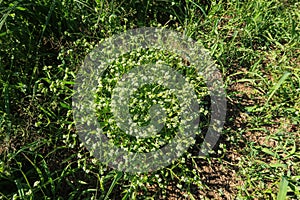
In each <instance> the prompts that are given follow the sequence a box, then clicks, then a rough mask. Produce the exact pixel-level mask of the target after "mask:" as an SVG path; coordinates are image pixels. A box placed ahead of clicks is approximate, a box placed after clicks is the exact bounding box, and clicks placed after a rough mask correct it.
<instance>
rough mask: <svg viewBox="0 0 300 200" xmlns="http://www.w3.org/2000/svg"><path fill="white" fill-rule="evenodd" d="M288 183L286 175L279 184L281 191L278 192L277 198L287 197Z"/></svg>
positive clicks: (283, 198)
mask: <svg viewBox="0 0 300 200" xmlns="http://www.w3.org/2000/svg"><path fill="white" fill-rule="evenodd" d="M288 184H289V182H288V180H287V179H286V177H284V176H283V177H282V179H281V182H280V184H279V192H278V194H277V200H285V199H286V194H287V189H288Z"/></svg>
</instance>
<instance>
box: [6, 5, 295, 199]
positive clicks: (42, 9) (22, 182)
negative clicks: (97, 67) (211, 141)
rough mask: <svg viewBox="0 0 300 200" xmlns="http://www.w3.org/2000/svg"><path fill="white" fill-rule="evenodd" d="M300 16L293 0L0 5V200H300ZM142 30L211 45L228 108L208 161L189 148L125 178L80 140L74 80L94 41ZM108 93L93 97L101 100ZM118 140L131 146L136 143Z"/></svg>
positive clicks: (154, 55) (125, 138) (138, 110)
mask: <svg viewBox="0 0 300 200" xmlns="http://www.w3.org/2000/svg"><path fill="white" fill-rule="evenodd" d="M299 10H300V4H299V2H298V1H296V0H295V1H279V0H271V1H263V0H258V1H247V0H246V1H238V0H233V1H228V0H224V1H200V0H185V1H184V0H183V1H179V0H174V1H150V0H143V1H131V0H128V1H106V0H95V1H83V0H62V1H56V0H51V1H46V0H37V1H32V0H27V1H23V0H18V1H12V0H8V1H1V0H0V13H1V17H0V55H1V56H0V93H1V98H0V144H1V145H0V157H1V159H0V199H280V200H281V199H299V198H300V184H299V182H300V167H299V166H300V153H299V148H300V141H299V138H300V137H299V136H300V129H299V124H300V117H299V114H300V100H299V99H300V67H299V66H300V35H299V33H300V26H299V21H300V12H299ZM145 26H152V27H162V26H163V27H168V28H170V29H173V30H177V31H179V32H181V33H184V34H186V35H187V36H189V37H191V38H193V39H194V40H196V41H199V42H200V43H201V44H203V45H204V46H205V48H207V49H208V50H209V52H210V54H211V56H212V58H213V59H214V60H215V61H216V64H217V65H218V68H219V70H220V71H221V72H222V75H223V80H224V82H225V85H226V92H227V100H228V111H227V119H226V123H225V127H224V129H223V133H222V137H221V139H220V141H219V144H218V146H217V147H216V148H215V149H214V152H212V153H211V154H210V155H209V156H208V157H199V156H198V155H197V154H196V153H195V152H196V150H197V148H198V146H197V144H195V145H194V146H192V147H191V148H190V149H189V151H188V152H187V153H186V154H185V155H184V156H182V157H181V158H179V159H178V160H177V161H175V162H173V164H171V165H168V166H167V167H165V168H163V169H160V170H158V171H155V172H151V173H138V174H129V173H123V172H118V171H116V170H114V169H111V168H109V167H107V165H105V164H104V163H100V162H99V161H98V160H97V159H95V158H93V157H92V156H91V155H90V153H89V152H88V151H87V149H86V148H85V147H84V146H83V145H82V143H81V142H80V140H79V138H78V136H77V134H76V130H75V124H74V121H73V117H72V114H73V113H72V109H71V107H72V106H71V105H72V95H73V85H74V80H75V78H76V74H77V72H78V69H79V68H80V66H81V64H82V62H83V60H84V58H85V56H86V55H87V54H88V53H89V52H90V51H91V50H92V49H93V48H94V47H95V46H96V45H97V44H98V43H99V41H102V40H103V39H104V38H108V37H110V36H112V35H114V34H116V33H121V32H124V31H126V30H129V29H132V28H137V27H145ZM148 54H149V55H148ZM142 55H144V57H142V59H148V58H150V59H153V60H156V59H164V60H165V61H166V62H169V63H174V62H175V61H176V62H175V63H180V62H182V61H181V60H180V59H179V58H177V57H176V56H173V57H172V55H170V57H168V56H165V55H160V54H159V53H155V52H154V53H153V52H142ZM130 56H132V57H130ZM134 57H135V56H134V55H133V54H132V55H129V56H128V57H127V59H129V60H130V59H131V62H133V63H134V62H137V60H134ZM118 62H119V61H116V63H115V67H118V65H121V64H123V63H122V62H119V63H118ZM126 63H127V64H128V65H130V64H132V63H130V62H127V61H125V64H126ZM179 66H180V65H179ZM127 67H128V66H127ZM179 70H180V69H179ZM183 71H184V70H183ZM192 75H193V73H191V76H192ZM107 77H108V78H111V77H112V78H114V77H115V75H114V74H112V73H109V72H107ZM109 84H110V83H109V82H108V86H109ZM201 84H202V85H201ZM106 86H107V84H106ZM152 89H153V88H152V86H149V87H146V88H145V91H146V92H149V91H151V90H152ZM200 89H204V92H203V91H200ZM163 90H164V89H163V88H161V89H160V90H159V91H158V92H162V91H163ZM107 95H108V93H106V92H105V91H104V92H103V91H99V101H101V100H103V99H104V98H108V99H109V95H108V96H107ZM139 95H140V96H143V93H142V92H141V93H140V94H137V96H139ZM100 97H101V98H100ZM205 97H206V94H205V87H204V86H203V83H202V82H201V81H200V86H199V96H198V98H204V100H203V101H201V102H202V103H203V104H204V105H206V106H209V104H208V102H206V101H205V99H206V100H207V99H209V98H207V97H206V98H205ZM143 98H145V97H143ZM168 106H170V105H168ZM133 107H134V108H135V109H136V111H133V112H136V113H137V114H140V115H142V116H146V117H147V112H146V111H145V110H143V109H144V108H139V106H138V104H134V102H133ZM108 113H109V112H108ZM102 114H103V113H100V115H99V116H101V117H102V118H101V120H102V121H103V122H104V123H106V122H107V121H108V118H105V117H108V116H109V115H105V116H104V115H102ZM141 123H144V121H141ZM202 125H203V127H204V129H205V125H207V124H206V121H205V120H204V123H203V124H202ZM107 128H108V129H109V128H110V129H113V128H114V127H113V126H110V127H109V126H108V127H107ZM167 133H170V132H168V131H167ZM164 137H166V138H170V137H171V135H168V134H165V135H164ZM112 138H113V137H112ZM117 139H119V140H115V142H116V143H118V144H119V145H125V146H126V145H128V146H127V147H130V148H131V147H132V148H139V147H140V146H142V144H143V143H141V142H138V143H136V144H137V145H138V147H134V145H133V146H130V145H129V144H126V142H128V141H131V138H129V137H128V136H126V135H125V136H121V137H120V136H118V137H117ZM199 141H201V137H200V138H199ZM122 142H123V143H122ZM124 142H125V143H124ZM151 142H152V141H150V142H149V143H147V145H148V146H150V147H151ZM150 147H149V148H150Z"/></svg>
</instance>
